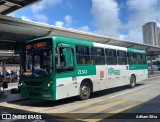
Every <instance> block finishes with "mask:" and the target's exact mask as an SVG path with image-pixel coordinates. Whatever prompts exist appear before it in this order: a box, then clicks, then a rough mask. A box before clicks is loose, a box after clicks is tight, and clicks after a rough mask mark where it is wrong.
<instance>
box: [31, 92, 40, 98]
mask: <svg viewBox="0 0 160 122" xmlns="http://www.w3.org/2000/svg"><path fill="white" fill-rule="evenodd" d="M28 95H29V96H32V97H39V96H40V94H39V93H38V92H28Z"/></svg>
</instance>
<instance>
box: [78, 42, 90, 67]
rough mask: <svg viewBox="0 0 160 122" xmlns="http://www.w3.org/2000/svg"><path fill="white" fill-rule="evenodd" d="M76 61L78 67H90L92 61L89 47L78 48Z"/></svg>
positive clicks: (80, 46)
mask: <svg viewBox="0 0 160 122" xmlns="http://www.w3.org/2000/svg"><path fill="white" fill-rule="evenodd" d="M76 59H77V64H78V65H89V64H90V63H91V61H90V49H89V47H87V46H83V45H77V46H76Z"/></svg>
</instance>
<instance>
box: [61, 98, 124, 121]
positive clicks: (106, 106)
mask: <svg viewBox="0 0 160 122" xmlns="http://www.w3.org/2000/svg"><path fill="white" fill-rule="evenodd" d="M124 102H126V101H124V100H121V101H114V102H113V101H112V102H110V103H107V104H104V105H99V106H93V107H90V108H87V109H84V110H80V111H75V112H73V115H74V116H71V117H70V118H71V119H77V118H78V119H79V118H80V119H81V118H86V117H87V116H88V115H89V116H90V115H92V114H95V113H99V112H101V111H103V110H106V109H109V108H111V107H113V106H116V105H119V104H122V103H124ZM81 113H82V114H81ZM60 116H61V117H66V118H67V117H68V114H61V115H60Z"/></svg>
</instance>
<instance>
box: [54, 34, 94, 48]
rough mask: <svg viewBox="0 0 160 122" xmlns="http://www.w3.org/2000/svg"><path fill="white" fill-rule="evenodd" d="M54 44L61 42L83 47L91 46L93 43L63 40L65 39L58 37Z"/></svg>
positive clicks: (70, 39)
mask: <svg viewBox="0 0 160 122" xmlns="http://www.w3.org/2000/svg"><path fill="white" fill-rule="evenodd" d="M54 40H55V41H56V42H62V43H66V44H74V45H85V46H93V42H89V41H85V40H78V39H72V38H65V37H58V36H56V37H55V38H54Z"/></svg>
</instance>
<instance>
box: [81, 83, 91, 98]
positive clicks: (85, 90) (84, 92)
mask: <svg viewBox="0 0 160 122" xmlns="http://www.w3.org/2000/svg"><path fill="white" fill-rule="evenodd" d="M90 94H91V88H90V85H89V83H88V82H82V83H81V86H80V95H79V98H80V99H81V100H86V99H88V98H89V97H90Z"/></svg>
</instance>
